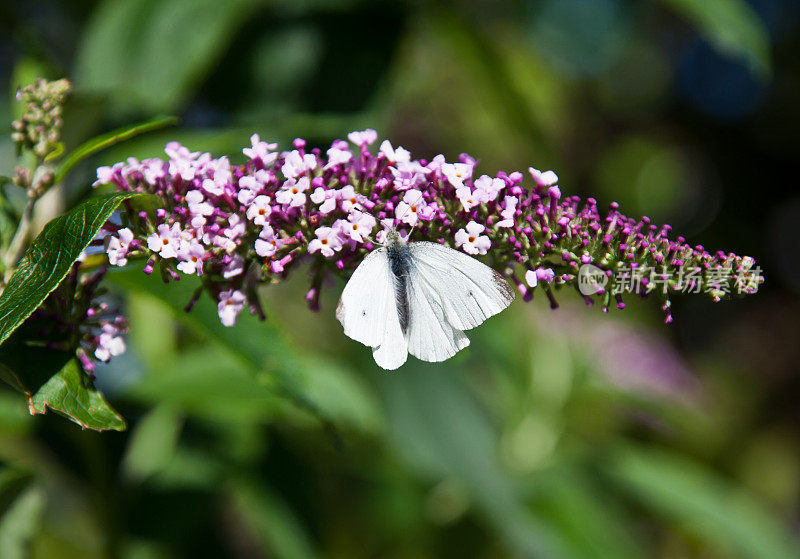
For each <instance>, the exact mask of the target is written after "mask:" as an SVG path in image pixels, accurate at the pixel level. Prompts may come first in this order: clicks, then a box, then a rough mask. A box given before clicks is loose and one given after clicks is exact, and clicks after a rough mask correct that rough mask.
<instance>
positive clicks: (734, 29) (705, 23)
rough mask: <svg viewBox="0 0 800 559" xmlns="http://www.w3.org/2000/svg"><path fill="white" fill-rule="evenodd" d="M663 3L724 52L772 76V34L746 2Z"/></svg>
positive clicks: (689, 0) (698, 0)
mask: <svg viewBox="0 0 800 559" xmlns="http://www.w3.org/2000/svg"><path fill="white" fill-rule="evenodd" d="M660 1H661V2H662V3H663V4H665V5H666V6H668V7H669V8H671V9H672V10H674V11H675V12H677V13H678V14H679V15H681V16H682V17H684V18H685V19H687V20H688V21H689V22H691V24H692V25H693V26H694V27H695V28H697V31H698V33H700V34H701V35H702V36H703V37H704V38H705V39H706V40H708V41H709V42H710V43H711V45H712V46H713V47H714V48H715V49H717V50H718V51H719V52H720V53H722V54H724V55H727V56H730V57H732V58H738V59H741V60H742V61H743V62H744V63H745V64H746V65H747V67H748V68H749V69H750V71H751V72H753V73H754V74H756V75H760V76H764V75H767V74H769V72H770V68H771V61H770V58H771V57H770V51H769V34H768V33H767V29H766V27H765V26H764V23H763V22H762V21H761V19H759V17H758V14H756V12H755V10H753V8H751V7H750V5H749V4H748V3H747V2H746V1H745V0H660Z"/></svg>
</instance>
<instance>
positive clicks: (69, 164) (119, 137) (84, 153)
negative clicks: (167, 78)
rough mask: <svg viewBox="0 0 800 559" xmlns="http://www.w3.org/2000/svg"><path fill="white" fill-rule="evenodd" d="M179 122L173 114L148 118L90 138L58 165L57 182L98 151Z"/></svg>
mask: <svg viewBox="0 0 800 559" xmlns="http://www.w3.org/2000/svg"><path fill="white" fill-rule="evenodd" d="M177 122H178V119H177V118H175V117H173V116H166V117H163V116H162V117H156V118H154V119H152V120H148V121H147V122H143V123H140V124H134V125H132V126H125V127H123V128H118V129H117V130H112V131H111V132H108V133H107V134H102V135H100V136H97V137H96V138H92V139H91V140H88V141H86V142H84V143H83V144H81V145H80V146H78V147H77V148H76V149H75V150H74V151H72V152H70V154H69V155H68V156H67V157H66V158H65V159H64V160H63V161H62V162H61V163H59V165H58V167H57V168H56V179H55V180H56V182H60V181H61V180H62V179H63V178H64V177H65V176H66V174H67V173H69V171H70V169H72V168H73V167H74V166H75V165H77V164H78V163H80V162H81V161H83V160H84V159H86V158H87V157H89V156H90V155H93V154H95V153H97V152H98V151H101V150H104V149H106V148H108V147H111V146H113V145H114V144H117V143H119V142H123V141H125V140H128V139H130V138H133V137H134V136H138V135H139V134H144V133H145V132H150V131H151V130H158V129H159V128H164V127H165V126H172V125H174V124H175V123H177Z"/></svg>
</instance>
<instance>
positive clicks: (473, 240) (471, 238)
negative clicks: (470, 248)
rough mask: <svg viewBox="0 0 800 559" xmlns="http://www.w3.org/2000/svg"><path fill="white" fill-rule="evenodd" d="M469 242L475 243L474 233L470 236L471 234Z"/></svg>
mask: <svg viewBox="0 0 800 559" xmlns="http://www.w3.org/2000/svg"><path fill="white" fill-rule="evenodd" d="M469 242H471V243H474V242H475V237H473V236H472V235H470V236H469Z"/></svg>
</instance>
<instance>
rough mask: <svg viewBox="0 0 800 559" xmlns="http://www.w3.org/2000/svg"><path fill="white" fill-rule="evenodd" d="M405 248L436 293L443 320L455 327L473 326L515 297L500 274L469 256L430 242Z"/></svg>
mask: <svg viewBox="0 0 800 559" xmlns="http://www.w3.org/2000/svg"><path fill="white" fill-rule="evenodd" d="M408 248H409V250H410V251H411V260H412V262H413V263H414V268H415V275H416V276H419V277H420V278H421V281H424V282H425V283H427V284H428V285H429V286H430V290H431V291H434V292H435V293H436V294H438V300H439V301H440V305H441V308H442V314H443V316H444V319H445V320H446V321H447V322H448V323H449V324H450V325H452V326H453V327H454V328H456V329H459V330H469V329H471V328H475V327H476V326H478V325H479V324H481V323H482V322H483V321H484V320H486V319H487V318H489V317H490V316H494V315H495V314H497V313H499V312H500V311H502V310H503V309H505V308H506V307H508V305H510V304H511V302H512V301H513V300H514V290H513V289H512V288H511V286H510V285H509V284H508V282H507V281H506V280H505V279H504V278H503V276H502V275H500V274H499V273H498V272H497V271H495V270H493V269H492V268H490V267H489V266H487V265H485V264H483V263H482V262H480V261H478V260H476V259H475V258H472V257H471V256H468V255H466V254H464V253H462V252H460V251H457V250H454V249H452V248H449V247H446V246H444V245H440V244H436V243H429V242H418V243H411V244H409V245H408ZM418 281H419V280H418ZM412 354H413V351H412Z"/></svg>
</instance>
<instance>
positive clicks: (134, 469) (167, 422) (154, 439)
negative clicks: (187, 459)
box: [122, 404, 183, 480]
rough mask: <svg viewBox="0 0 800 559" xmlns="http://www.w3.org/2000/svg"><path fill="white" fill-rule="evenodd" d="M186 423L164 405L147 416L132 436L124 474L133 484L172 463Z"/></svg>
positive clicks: (174, 410) (172, 408) (123, 466)
mask: <svg viewBox="0 0 800 559" xmlns="http://www.w3.org/2000/svg"><path fill="white" fill-rule="evenodd" d="M182 424H183V421H182V419H181V416H180V414H179V413H178V411H177V410H176V409H175V408H174V407H173V406H170V405H167V404H161V405H159V406H156V407H155V409H153V411H151V412H150V413H148V414H147V415H146V416H144V417H143V418H142V419H141V421H139V423H138V424H137V425H136V429H135V430H134V432H133V434H132V435H131V438H130V442H129V443H128V449H127V450H126V452H125V459H124V461H123V463H122V470H123V473H124V474H125V476H126V477H127V478H129V479H132V480H143V479H146V478H148V477H150V476H152V475H153V474H155V473H157V472H159V471H161V470H162V469H163V468H164V467H165V466H166V465H167V464H168V463H169V461H170V460H171V459H172V457H173V455H174V454H175V448H176V447H177V444H178V438H179V436H180V432H181V427H182Z"/></svg>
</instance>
